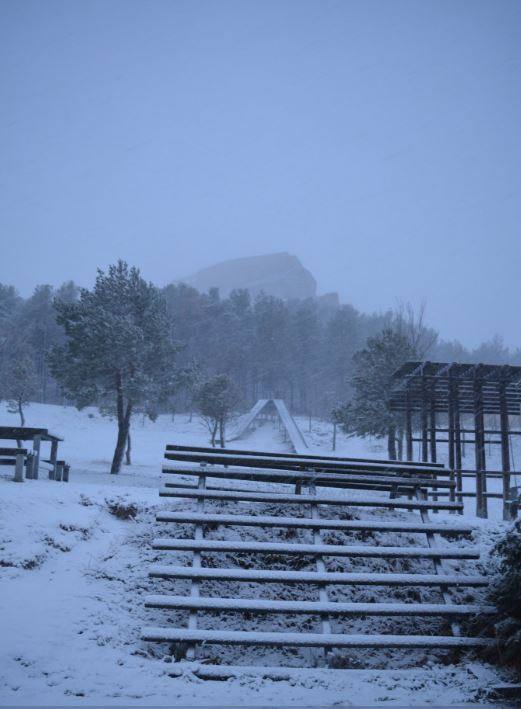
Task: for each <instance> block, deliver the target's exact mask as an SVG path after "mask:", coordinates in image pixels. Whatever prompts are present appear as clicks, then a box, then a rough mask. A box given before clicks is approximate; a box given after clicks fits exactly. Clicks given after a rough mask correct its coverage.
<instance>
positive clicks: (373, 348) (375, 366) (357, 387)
mask: <svg viewBox="0 0 521 709" xmlns="http://www.w3.org/2000/svg"><path fill="white" fill-rule="evenodd" d="M415 357H416V352H415V350H414V348H413V346H412V344H411V342H410V339H409V338H408V337H407V336H406V335H405V334H403V333H401V332H397V331H396V330H393V329H392V328H387V329H385V330H383V331H382V332H381V333H380V334H379V335H375V336H374V337H370V338H369V339H368V340H367V345H366V347H365V348H364V349H363V350H360V351H359V352H357V353H356V354H355V355H354V356H353V365H354V376H353V378H352V380H351V383H352V386H353V398H352V400H351V401H350V402H349V403H348V404H347V405H346V406H344V407H343V409H342V410H341V412H337V415H339V416H341V418H342V420H343V421H342V425H343V428H344V430H345V431H346V432H347V433H355V434H356V435H358V436H375V437H377V438H384V437H385V436H387V448H388V453H389V458H390V459H391V460H396V431H397V427H398V425H399V423H400V422H399V420H398V419H397V417H396V415H395V414H394V413H393V412H392V411H391V410H390V408H389V403H388V402H389V394H390V391H391V386H392V383H393V382H392V379H391V376H392V374H393V372H394V371H396V369H398V367H399V366H400V365H402V364H403V363H404V362H406V361H407V360H410V359H414V358H415Z"/></svg>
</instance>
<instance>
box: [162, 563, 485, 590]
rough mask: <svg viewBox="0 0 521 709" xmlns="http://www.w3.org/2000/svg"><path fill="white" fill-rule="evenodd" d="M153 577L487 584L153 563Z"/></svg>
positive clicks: (476, 579)
mask: <svg viewBox="0 0 521 709" xmlns="http://www.w3.org/2000/svg"><path fill="white" fill-rule="evenodd" d="M149 576H151V577H152V578H176V579H198V580H201V579H204V580H214V581H215V580H220V581H250V582H255V583H319V584H325V583H327V584H333V585H347V586H358V585H363V586H365V585H368V586H442V585H443V586H472V587H478V586H486V585H487V584H488V581H487V580H486V579H485V578H483V576H463V575H455V574H452V575H445V576H441V575H438V574H420V573H418V574H395V573H384V574H382V573H351V572H333V571H331V572H326V573H318V572H317V571H285V570H280V569H240V568H229V569H214V568H198V569H194V568H193V567H190V566H164V565H161V564H155V565H152V566H151V568H150V571H149Z"/></svg>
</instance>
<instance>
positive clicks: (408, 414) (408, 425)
mask: <svg viewBox="0 0 521 709" xmlns="http://www.w3.org/2000/svg"><path fill="white" fill-rule="evenodd" d="M405 438H406V449H407V453H406V455H407V460H408V461H412V459H413V450H412V411H411V393H410V391H409V386H407V394H406V399H405Z"/></svg>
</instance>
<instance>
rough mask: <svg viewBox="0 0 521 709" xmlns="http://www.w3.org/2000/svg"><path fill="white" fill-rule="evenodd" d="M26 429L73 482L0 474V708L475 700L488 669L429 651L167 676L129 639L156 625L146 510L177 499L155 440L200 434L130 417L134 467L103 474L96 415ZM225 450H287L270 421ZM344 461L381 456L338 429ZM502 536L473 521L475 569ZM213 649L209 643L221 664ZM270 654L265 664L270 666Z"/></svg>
mask: <svg viewBox="0 0 521 709" xmlns="http://www.w3.org/2000/svg"><path fill="white" fill-rule="evenodd" d="M0 407H1V408H0V424H2V425H7V424H11V425H15V424H16V423H17V420H16V418H15V417H14V416H13V415H11V414H9V413H7V411H6V409H5V407H4V405H0ZM298 422H299V425H300V426H301V429H302V431H303V433H304V435H305V436H306V438H307V439H308V441H309V443H310V444H311V447H312V450H313V451H314V452H323V453H325V454H327V453H330V452H331V427H330V426H328V425H327V424H323V423H320V422H317V421H312V424H311V432H309V431H308V425H309V424H308V421H307V420H304V419H302V420H299V421H298ZM26 425H29V426H33V425H34V426H39V425H41V426H45V427H47V428H49V429H50V430H51V431H52V432H55V433H57V434H59V435H61V436H63V437H64V439H65V441H64V442H63V444H61V446H60V457H63V458H64V459H65V460H67V461H68V462H69V463H70V464H71V482H70V483H69V484H65V483H56V482H50V481H48V480H46V479H44V478H42V479H40V480H38V481H26V482H25V483H24V484H23V485H16V484H14V483H13V482H12V481H11V479H10V478H11V475H12V473H11V470H10V469H8V468H4V469H2V474H1V477H0V490H1V493H0V496H1V501H2V507H1V512H0V579H1V581H0V583H1V591H0V615H1V618H2V622H1V625H2V634H1V637H0V703H1V704H2V705H79V706H81V705H85V706H89V705H107V704H108V705H149V706H151V705H155V706H158V705H177V706H189V705H207V706H208V705H221V706H222V705H234V706H238V705H242V706H245V705H246V706H247V705H255V706H259V705H279V706H280V705H294V706H303V705H333V704H344V705H348V706H349V705H358V706H359V705H374V704H381V703H386V704H397V705H422V704H435V705H440V698H442V704H443V705H449V704H459V703H464V702H469V701H479V700H481V699H483V697H484V696H485V690H486V688H487V687H488V686H490V685H491V684H493V683H494V682H495V681H497V676H496V673H495V671H494V670H493V669H492V668H491V667H489V666H487V665H486V664H484V663H481V662H478V661H477V660H476V659H473V660H471V659H468V658H467V659H466V660H465V659H464V660H462V661H461V662H459V663H457V664H454V663H451V662H447V660H446V659H445V660H444V661H441V660H440V661H439V662H435V661H433V660H432V655H429V654H427V653H423V654H421V653H420V654H418V655H417V657H416V658H415V665H416V667H415V668H414V669H403V668H402V667H401V666H400V662H399V661H398V660H396V663H395V664H394V665H392V666H393V667H394V668H395V669H392V670H382V669H381V667H380V666H378V662H379V661H381V657H376V656H375V657H373V658H369V666H371V662H373V665H374V668H373V669H369V670H365V669H356V663H355V662H353V661H351V663H350V665H349V666H350V667H352V668H355V669H349V670H324V669H316V670H310V671H305V672H303V671H300V672H299V671H298V670H296V671H294V672H293V673H290V675H291V676H290V677H288V678H287V679H284V680H281V681H273V680H269V679H263V678H262V677H255V676H253V675H252V674H251V673H250V674H249V673H248V672H244V673H242V674H240V675H239V676H238V677H236V678H234V679H229V680H227V681H208V680H207V681H203V680H201V679H198V678H197V677H196V676H195V675H194V674H193V673H192V672H191V671H188V670H187V671H183V672H182V673H181V675H180V676H177V677H172V676H171V675H172V673H173V672H174V670H175V671H176V673H177V672H179V667H181V668H182V667H183V666H182V665H181V666H179V667H177V666H176V665H175V664H173V663H172V659H171V656H170V655H168V654H166V650H165V648H162V647H161V646H150V645H148V644H146V643H143V642H142V641H141V640H140V639H139V632H140V627H141V626H142V625H149V624H159V623H156V622H155V621H154V622H151V615H150V614H151V611H147V610H145V609H144V607H143V598H144V596H145V595H147V594H148V593H150V592H154V588H155V587H154V585H153V582H152V581H150V580H149V579H148V577H147V570H148V565H149V564H150V563H152V562H153V561H157V558H158V557H157V552H152V550H151V549H150V540H151V539H152V538H153V537H155V536H160V535H161V534H164V533H165V529H164V528H161V527H160V526H159V525H158V524H157V523H156V522H155V514H156V512H157V510H158V509H159V507H160V506H163V505H168V506H169V507H170V508H171V507H172V506H174V505H175V504H176V503H175V502H172V501H169V502H164V501H160V499H159V497H158V487H159V485H160V477H161V476H160V470H161V465H162V453H163V450H164V447H165V444H166V443H174V442H175V443H181V444H196V445H197V444H198V445H206V444H207V443H208V432H207V431H206V429H205V428H204V427H203V426H202V424H201V423H200V422H199V421H198V419H197V417H195V416H194V417H193V420H192V421H190V420H189V417H188V415H185V414H178V415H177V416H176V417H175V419H174V420H172V418H171V417H169V416H162V417H160V418H159V419H158V421H156V422H155V423H152V422H150V421H143V420H141V419H136V420H135V421H134V422H133V429H132V455H133V464H132V466H130V467H127V466H125V467H124V468H123V470H122V472H121V474H120V475H117V476H114V475H112V476H111V475H109V472H108V471H109V469H110V460H111V455H112V452H113V446H114V442H115V434H116V426H115V423H114V422H113V421H110V420H108V419H107V418H104V417H102V416H101V415H100V414H99V413H98V412H97V410H95V409H92V410H85V411H82V412H78V411H76V410H75V409H73V408H70V407H60V406H52V405H39V404H34V405H32V406H31V407H30V408H29V409H28V411H27V424H26ZM233 445H234V447H242V448H254V449H260V450H262V449H265V450H272V451H285V450H288V448H287V445H286V444H285V442H284V440H283V438H282V435H281V434H280V432H279V431H278V430H277V428H276V427H275V426H273V425H272V424H269V423H268V424H266V425H265V426H263V427H261V428H260V429H257V431H255V432H254V433H253V434H252V435H251V436H250V437H248V438H245V439H244V440H243V441H240V442H239V441H237V442H234V444H233ZM342 453H344V454H346V455H352V456H363V455H365V456H369V457H385V449H383V448H382V447H381V446H379V445H378V444H377V443H375V442H373V443H371V442H368V441H361V440H353V439H350V440H347V439H346V438H345V437H344V436H343V435H342V434H339V437H338V447H337V454H342ZM44 475H45V473H44ZM177 504H179V505H186V504H190V503H187V502H182V501H181V502H179V503H177ZM118 505H119V506H121V505H126V506H127V507H129V506H130V510H131V513H132V515H133V516H132V517H130V518H129V519H120V518H118V517H117V516H116V515H115V514H114V512H115V511H116V510H117V508H118ZM471 507H472V505H470V506H469V511H468V512H467V516H470V515H471ZM407 514H409V513H407ZM442 516H443V515H440V517H442ZM504 528H505V525H504V524H503V523H502V522H501V521H499V519H492V520H490V521H480V522H479V525H478V526H477V530H476V534H475V536H476V539H475V540H474V543H478V544H481V545H482V547H483V550H484V554H485V556H484V559H483V562H482V564H483V566H484V567H485V566H487V563H488V562H487V557H486V554H487V549H489V548H490V546H491V545H492V544H493V543H494V540H495V539H497V538H498V537H499V535H501V534H502V533H503V531H504ZM385 543H388V541H386V542H385ZM387 593H388V592H387ZM159 617H160V616H159V615H158V618H159ZM424 622H425V621H424ZM216 652H217V648H216V647H214V648H213V653H214V660H215V659H217V661H218V660H219V658H215V654H216ZM240 654H241V651H238V650H235V651H227V652H226V653H225V655H226V658H225V661H226V664H241V665H245V664H246V665H247V664H248V663H250V664H255V663H256V661H257V659H258V654H256V653H255V652H254V651H253V650H251V651H250V650H246V651H244V650H243V651H242V657H241V656H240ZM277 657H279V656H277V655H273V657H271V658H270V657H268V658H267V659H268V660H271V661H270V662H269V663H265V662H264V664H275V663H276V661H277ZM435 659H436V658H435ZM263 660H266V656H264V657H263ZM365 666H367V665H365Z"/></svg>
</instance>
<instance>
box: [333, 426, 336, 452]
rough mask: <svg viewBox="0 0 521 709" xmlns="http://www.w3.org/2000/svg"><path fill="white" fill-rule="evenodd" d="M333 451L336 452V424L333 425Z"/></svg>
mask: <svg viewBox="0 0 521 709" xmlns="http://www.w3.org/2000/svg"><path fill="white" fill-rule="evenodd" d="M333 450H334V451H336V423H334V424H333Z"/></svg>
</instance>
